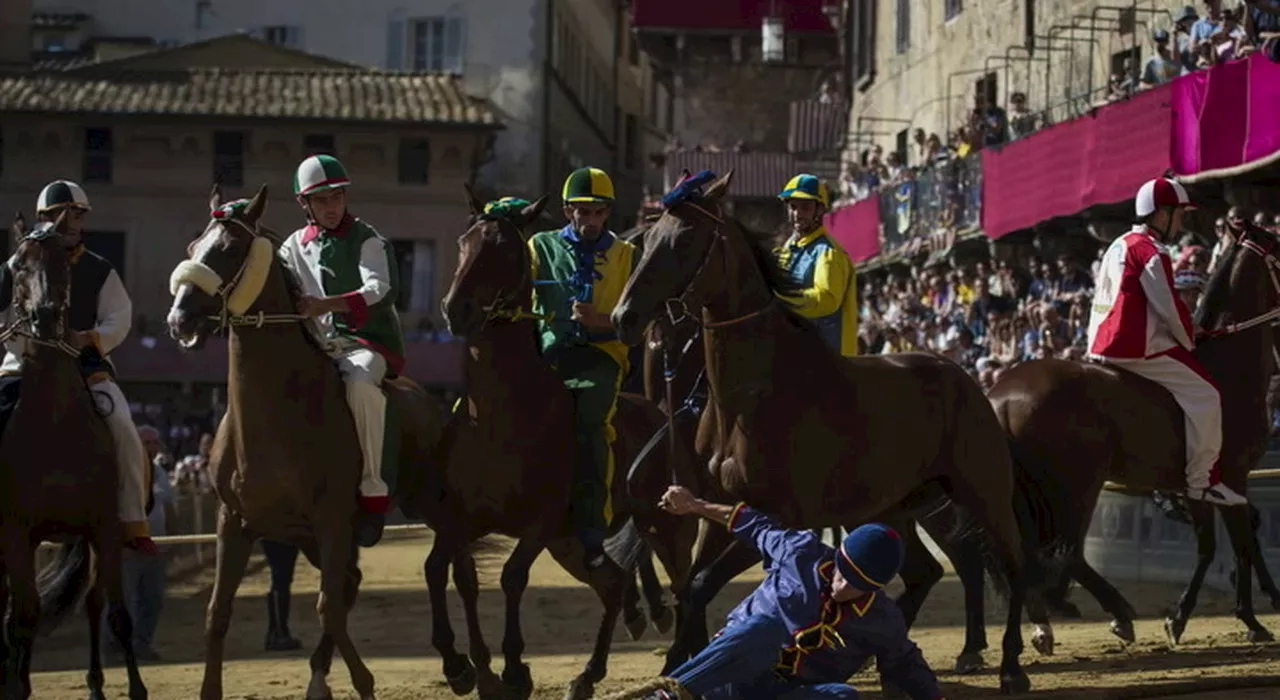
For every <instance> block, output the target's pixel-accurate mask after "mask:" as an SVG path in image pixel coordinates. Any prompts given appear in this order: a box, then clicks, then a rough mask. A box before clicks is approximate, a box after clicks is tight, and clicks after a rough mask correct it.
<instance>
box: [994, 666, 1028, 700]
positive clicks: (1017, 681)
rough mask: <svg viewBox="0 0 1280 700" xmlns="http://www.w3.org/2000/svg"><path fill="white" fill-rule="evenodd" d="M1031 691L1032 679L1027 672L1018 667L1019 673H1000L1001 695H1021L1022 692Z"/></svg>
mask: <svg viewBox="0 0 1280 700" xmlns="http://www.w3.org/2000/svg"><path fill="white" fill-rule="evenodd" d="M1029 692H1031V679H1030V678H1027V674H1026V673H1023V672H1022V669H1018V672H1017V673H1002V674H1000V694H1001V695H1021V694H1022V693H1029Z"/></svg>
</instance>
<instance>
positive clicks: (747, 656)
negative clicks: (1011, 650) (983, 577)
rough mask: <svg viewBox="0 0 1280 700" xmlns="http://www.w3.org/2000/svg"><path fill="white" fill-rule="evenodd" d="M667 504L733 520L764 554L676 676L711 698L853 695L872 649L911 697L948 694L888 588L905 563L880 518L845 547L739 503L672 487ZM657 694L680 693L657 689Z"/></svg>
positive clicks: (850, 699)
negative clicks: (718, 626)
mask: <svg viewBox="0 0 1280 700" xmlns="http://www.w3.org/2000/svg"><path fill="white" fill-rule="evenodd" d="M661 506H662V507H663V508H664V509H666V510H667V511H669V512H671V513H675V514H677V515H683V514H687V513H692V514H696V515H699V516H701V517H703V518H706V519H707V520H709V521H711V522H713V523H719V524H722V525H725V526H726V527H728V528H729V530H731V531H732V532H733V533H734V534H735V535H737V536H738V538H740V539H741V540H742V541H743V542H744V543H746V544H747V545H749V546H751V547H754V548H755V549H756V550H757V551H759V552H760V555H761V557H762V558H763V560H764V562H763V563H764V568H765V572H766V576H765V579H764V581H763V582H762V583H761V584H760V585H759V586H758V587H757V588H756V589H755V591H753V592H752V593H751V595H749V596H747V599H746V600H744V601H742V603H740V604H739V605H738V607H736V608H734V609H733V611H732V612H730V613H729V616H728V619H727V620H726V622H725V627H724V629H722V630H721V631H720V632H719V633H718V634H717V635H716V638H715V639H714V640H713V641H712V642H711V644H709V645H707V647H706V648H705V649H703V650H702V651H701V652H700V653H699V654H698V655H697V656H695V657H694V658H692V659H690V660H689V661H687V662H685V663H684V664H682V665H681V666H680V667H679V668H677V669H676V670H675V671H674V672H673V673H672V675H671V680H673V681H675V682H676V683H677V684H679V687H680V688H681V689H682V690H685V691H688V692H689V693H692V694H694V695H698V696H702V697H703V698H705V699H706V700H728V699H729V698H744V699H746V700H766V699H768V700H781V699H785V700H806V699H809V698H813V699H817V698H823V699H827V698H830V699H832V700H855V699H856V698H857V697H858V692H857V691H856V690H854V689H853V688H852V687H850V686H849V685H846V681H847V680H848V679H849V677H850V676H852V675H853V674H854V673H856V672H858V671H859V670H860V669H861V668H862V667H863V666H864V665H865V664H866V662H867V661H868V660H869V659H870V658H871V657H873V656H874V657H876V658H877V659H878V660H879V667H880V674H881V677H882V679H883V680H884V681H885V682H888V683H892V684H893V685H895V686H897V687H898V688H900V689H901V690H903V691H904V692H905V693H906V694H907V696H908V697H910V698H911V699H912V700H939V699H940V698H942V693H941V692H940V691H939V690H938V681H937V679H936V678H935V677H934V674H933V671H932V670H931V669H930V668H929V665H928V664H927V663H926V662H925V660H924V657H923V656H922V655H921V654H920V649H919V648H918V647H917V646H916V645H915V643H913V642H912V641H911V640H910V639H908V638H907V627H906V623H905V621H904V620H903V619H902V613H901V612H899V610H898V606H897V605H896V604H895V603H894V602H893V601H892V600H891V599H889V597H888V596H886V595H884V594H883V593H882V592H881V591H880V589H881V588H883V587H884V586H885V584H887V583H888V582H889V581H890V580H892V579H893V577H894V576H896V575H897V574H898V569H900V568H901V566H902V558H903V544H902V540H901V538H900V537H899V536H898V533H897V532H895V531H894V530H893V529H892V528H890V527H888V526H885V525H881V524H869V525H863V526H861V527H859V528H857V529H855V530H854V531H853V532H850V533H849V534H848V535H847V536H846V537H845V539H844V542H843V543H842V544H841V546H840V549H839V550H838V551H837V550H835V549H832V548H831V547H828V546H826V545H824V544H823V543H822V541H821V539H820V538H819V537H818V536H817V535H815V534H814V533H813V532H811V531H808V530H788V529H785V528H783V527H781V526H780V525H778V524H777V523H776V522H774V521H773V520H771V519H770V518H769V517H768V516H766V515H765V514H763V513H761V512H759V511H757V510H755V509H753V508H751V507H750V506H747V505H745V504H742V503H739V504H738V505H736V506H727V505H720V504H715V503H708V502H706V501H703V500H700V499H698V498H695V497H694V495H693V494H692V493H690V492H689V491H688V490H687V489H685V488H683V487H680V486H672V487H671V488H669V489H668V490H667V493H666V494H665V495H664V496H663V498H662V503H661ZM650 700H673V697H672V694H671V693H670V692H668V691H665V690H664V691H658V692H656V693H654V694H653V695H652V696H650Z"/></svg>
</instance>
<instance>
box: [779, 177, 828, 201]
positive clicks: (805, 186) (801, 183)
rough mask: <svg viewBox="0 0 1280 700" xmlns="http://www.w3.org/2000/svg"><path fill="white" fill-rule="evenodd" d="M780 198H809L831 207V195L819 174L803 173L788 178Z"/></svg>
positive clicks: (784, 199)
mask: <svg viewBox="0 0 1280 700" xmlns="http://www.w3.org/2000/svg"><path fill="white" fill-rule="evenodd" d="M778 199H781V200H783V201H786V200H788V199H809V200H812V201H815V202H817V203H819V204H821V205H822V206H823V207H824V208H828V209H829V208H830V206H831V197H830V196H829V195H828V194H827V185H826V183H824V182H823V181H822V180H819V179H818V176H817V175H810V174H809V173H801V174H799V175H796V176H795V177H793V178H791V179H790V180H787V184H786V186H785V187H783V188H782V191H781V192H779V193H778Z"/></svg>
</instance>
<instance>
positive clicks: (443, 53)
mask: <svg viewBox="0 0 1280 700" xmlns="http://www.w3.org/2000/svg"><path fill="white" fill-rule="evenodd" d="M464 39H465V37H464V31H463V24H462V18H461V17H428V18H426V19H418V20H413V21H411V22H409V60H410V65H409V68H411V69H412V70H415V71H428V72H431V73H454V74H461V73H462V51H463V42H464Z"/></svg>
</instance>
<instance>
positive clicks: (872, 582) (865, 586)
mask: <svg viewBox="0 0 1280 700" xmlns="http://www.w3.org/2000/svg"><path fill="white" fill-rule="evenodd" d="M904 556H905V547H904V546H903V544H902V538H901V537H900V536H899V535H898V533H897V532H896V531H895V530H894V529H893V528H891V527H889V526H888V525H883V524H881V523H869V524H867V525H863V526H861V527H859V528H857V529H856V530H854V531H853V532H850V533H849V534H848V535H846V536H845V538H844V542H843V543H841V545H840V551H839V552H836V567H837V568H838V569H840V575H841V576H843V577H844V580H845V581H848V582H849V585H851V586H853V587H854V588H857V589H858V590H862V591H875V590H879V589H881V588H884V587H885V586H887V585H888V584H889V582H890V581H892V580H893V577H894V576H897V575H898V570H899V569H901V568H902V559H903V557H904Z"/></svg>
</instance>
